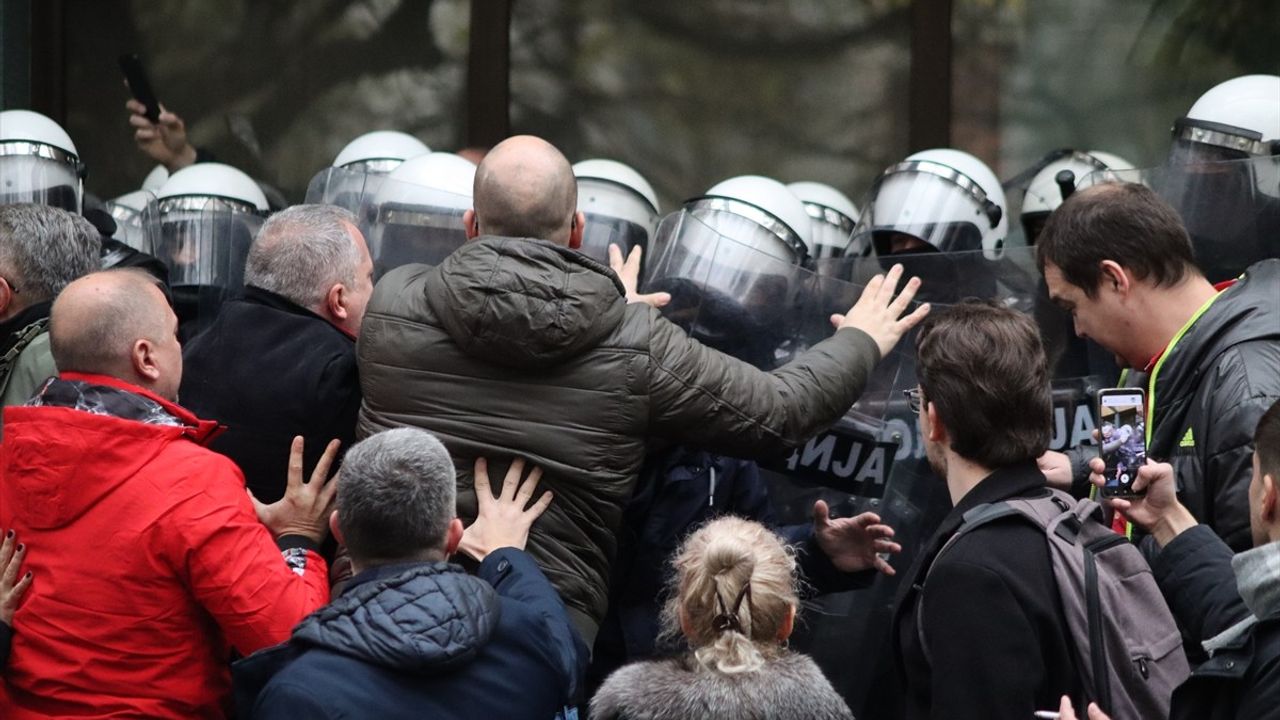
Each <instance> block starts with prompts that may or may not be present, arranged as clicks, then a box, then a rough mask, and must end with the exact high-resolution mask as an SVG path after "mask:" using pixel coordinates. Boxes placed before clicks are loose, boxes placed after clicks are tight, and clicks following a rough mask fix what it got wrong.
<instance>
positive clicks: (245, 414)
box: [180, 205, 373, 503]
mask: <svg viewBox="0 0 1280 720" xmlns="http://www.w3.org/2000/svg"><path fill="white" fill-rule="evenodd" d="M355 223H356V219H355V216H353V215H352V214H351V213H349V212H347V211H346V210H342V209H340V208H335V207H330V206H326V205H297V206H294V207H291V208H288V209H287V210H283V211H281V212H278V213H276V214H275V215H273V216H271V218H270V219H269V220H267V222H266V224H264V225H263V226H262V229H261V230H259V231H258V237H257V238H256V239H255V240H254V242H253V247H252V248H250V250H249V258H248V261H247V263H246V265H245V273H244V275H245V277H244V281H245V291H244V295H243V297H241V298H238V299H235V300H231V301H230V302H227V303H225V304H224V305H223V307H222V310H221V312H220V313H219V315H218V318H217V319H216V320H215V321H214V322H213V324H212V325H211V326H210V327H209V329H208V330H206V331H205V332H203V333H201V334H200V335H199V336H197V337H196V338H195V339H194V340H192V341H191V342H190V343H188V344H187V347H186V349H185V351H184V352H183V362H184V363H185V364H186V369H185V371H184V373H183V376H182V387H181V389H180V397H181V398H182V403H183V405H185V406H186V407H188V408H190V409H191V410H192V411H193V412H195V413H196V414H197V415H199V416H200V417H207V418H212V419H214V420H217V421H218V422H220V423H222V424H224V425H226V426H227V431H226V432H225V433H223V434H222V435H221V436H219V437H218V438H217V439H216V440H214V442H213V443H212V444H211V445H210V448H211V449H213V450H216V451H218V452H220V453H222V454H224V455H226V456H228V457H230V458H231V459H232V460H234V461H235V462H236V464H237V465H239V466H240V469H241V470H242V471H244V476H245V481H246V483H247V485H248V487H249V489H250V490H251V491H252V492H253V494H254V496H255V497H257V498H258V499H259V500H261V501H263V502H268V503H269V502H274V501H276V500H277V499H279V498H280V497H281V495H283V493H284V485H283V483H282V482H281V479H282V478H284V477H286V468H285V465H284V463H285V458H286V457H287V454H288V453H287V450H286V448H288V447H289V443H290V442H291V440H292V438H293V436H295V435H302V436H303V437H305V438H306V441H307V442H306V448H307V455H306V457H305V459H304V463H305V465H306V466H307V467H308V468H309V467H312V466H314V464H315V462H316V460H317V459H318V458H319V455H320V451H321V450H322V449H323V448H324V446H325V444H326V443H327V442H328V441H329V440H332V439H334V438H337V439H339V440H341V441H343V445H344V446H347V445H350V444H351V442H352V441H353V440H354V431H355V424H356V415H357V414H358V413H359V411H360V383H359V379H358V376H357V374H356V357H355V336H356V333H358V332H359V330H360V321H361V319H362V318H363V317H364V308H365V304H366V303H367V302H368V300H369V296H370V294H371V293H372V292H373V261H372V260H371V259H370V257H369V250H368V247H367V246H366V245H365V241H364V236H363V235H361V234H360V231H359V230H358V229H357V228H356V225H355Z"/></svg>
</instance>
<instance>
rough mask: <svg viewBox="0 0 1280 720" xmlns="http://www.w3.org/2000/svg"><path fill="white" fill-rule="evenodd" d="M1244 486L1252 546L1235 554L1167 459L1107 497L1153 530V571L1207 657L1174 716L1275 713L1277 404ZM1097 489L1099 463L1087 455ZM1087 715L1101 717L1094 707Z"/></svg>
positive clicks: (1279, 680) (1279, 615)
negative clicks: (1184, 491)
mask: <svg viewBox="0 0 1280 720" xmlns="http://www.w3.org/2000/svg"><path fill="white" fill-rule="evenodd" d="M1253 444H1254V448H1255V450H1254V453H1253V459H1252V461H1251V462H1250V464H1251V466H1252V467H1251V473H1250V475H1251V477H1250V480H1249V485H1248V487H1247V488H1246V489H1247V492H1248V498H1249V524H1250V534H1251V536H1252V545H1251V548H1252V549H1249V550H1246V551H1244V552H1241V553H1240V554H1238V555H1237V554H1235V553H1233V552H1232V550H1231V548H1229V547H1227V545H1226V543H1224V542H1223V541H1222V539H1221V538H1219V537H1217V536H1216V535H1215V534H1214V532H1213V530H1211V529H1210V528H1209V527H1207V526H1205V525H1202V524H1199V523H1197V522H1196V518H1195V516H1194V515H1193V514H1192V513H1191V511H1190V510H1189V509H1188V508H1187V507H1186V506H1185V505H1183V504H1182V503H1180V502H1178V496H1177V477H1176V476H1175V474H1174V468H1173V467H1172V466H1171V465H1169V464H1167V463H1152V464H1149V465H1146V466H1145V467H1143V468H1142V469H1141V470H1139V471H1138V477H1137V479H1136V480H1135V481H1134V483H1133V487H1134V490H1137V491H1145V493H1146V495H1145V496H1143V497H1139V498H1133V499H1127V500H1120V499H1116V500H1112V501H1111V504H1112V505H1113V506H1114V507H1115V508H1116V509H1117V510H1119V511H1120V512H1122V513H1124V514H1125V516H1127V517H1128V518H1129V519H1130V520H1132V521H1133V522H1134V523H1136V524H1137V525H1139V526H1141V527H1142V528H1143V529H1145V530H1147V531H1149V532H1150V533H1151V536H1152V538H1153V539H1154V541H1155V544H1156V545H1158V546H1159V547H1160V552H1159V554H1157V555H1156V556H1155V560H1154V562H1153V563H1152V566H1151V567H1152V570H1154V571H1155V575H1156V580H1157V582H1159V583H1160V589H1161V591H1162V592H1163V593H1164V596H1165V598H1166V599H1167V600H1168V601H1169V607H1170V608H1171V609H1172V610H1173V613H1174V615H1175V616H1176V617H1177V618H1178V623H1179V625H1181V626H1182V627H1183V628H1186V630H1187V631H1188V632H1189V633H1190V635H1191V637H1192V638H1193V639H1195V640H1196V641H1197V642H1199V643H1201V645H1202V646H1203V648H1204V650H1205V652H1206V653H1208V655H1209V656H1210V657H1209V660H1207V661H1206V662H1204V663H1202V664H1201V665H1200V666H1199V667H1197V668H1196V669H1195V670H1194V671H1193V672H1192V674H1191V678H1190V679H1188V680H1187V681H1186V682H1185V683H1183V684H1182V685H1181V686H1180V687H1179V688H1178V689H1177V690H1175V691H1174V693H1173V705H1172V708H1171V712H1170V717H1171V718H1172V720H1207V719H1210V718H1212V719H1214V720H1219V719H1220V720H1255V719H1256V718H1274V717H1276V713H1277V712H1280V710H1278V709H1280V403H1276V404H1273V405H1272V406H1271V408H1270V409H1269V410H1267V411H1266V412H1265V413H1263V415H1262V418H1261V419H1260V420H1258V426H1257V429H1256V430H1255V432H1254V434H1253ZM1089 463H1090V467H1091V469H1092V470H1093V473H1094V474H1093V475H1092V476H1091V477H1090V479H1091V480H1092V482H1093V483H1094V484H1096V485H1098V486H1099V487H1101V486H1102V484H1103V483H1104V482H1105V478H1103V477H1102V476H1101V474H1100V473H1101V471H1102V470H1103V463H1102V461H1101V460H1099V459H1097V458H1094V459H1093V460H1091V461H1089ZM1089 717H1090V718H1091V719H1092V718H1101V717H1105V716H1102V715H1100V714H1097V713H1095V714H1091V715H1089Z"/></svg>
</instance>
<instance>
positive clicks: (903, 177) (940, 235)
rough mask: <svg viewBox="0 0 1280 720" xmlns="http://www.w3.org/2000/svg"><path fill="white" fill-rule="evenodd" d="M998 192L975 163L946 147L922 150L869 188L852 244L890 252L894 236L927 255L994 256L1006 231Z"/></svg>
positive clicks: (856, 248) (989, 176)
mask: <svg viewBox="0 0 1280 720" xmlns="http://www.w3.org/2000/svg"><path fill="white" fill-rule="evenodd" d="M1005 207H1006V205H1005V197H1004V190H1003V189H1002V188H1001V187H1000V181H999V180H998V179H996V176H995V173H993V172H991V168H989V167H987V165H986V164H985V163H983V162H982V161H981V160H979V159H978V158H976V157H974V156H972V155H970V154H969V153H966V152H961V151H959V150H953V149H950V148H938V149H934V150H924V151H922V152H918V153H915V154H914V155H911V156H910V157H908V158H907V159H906V160H904V161H902V162H900V163H898V164H897V165H893V166H891V167H889V168H888V169H887V170H885V171H884V172H883V173H882V174H881V175H880V177H879V178H877V179H876V181H875V184H874V185H873V186H872V188H871V192H870V194H869V196H868V200H867V202H866V203H864V206H863V215H862V218H861V219H860V220H859V222H858V231H856V232H855V234H854V235H855V237H854V240H853V246H852V247H851V249H852V250H854V251H862V252H865V250H866V246H867V244H868V243H870V245H871V246H872V247H873V249H874V250H875V252H876V254H878V255H886V254H889V252H890V242H891V238H892V236H893V235H895V234H901V235H907V236H910V237H913V238H915V239H917V240H919V241H921V242H923V243H925V244H926V245H928V246H929V247H930V248H932V249H933V250H938V251H941V252H965V251H972V250H983V251H984V252H985V253H986V255H987V256H988V257H991V258H994V257H997V256H998V255H999V252H1000V248H1001V247H1002V246H1003V245H1004V239H1005V236H1006V235H1007V233H1008V229H1009V219H1008V217H1006V212H1005Z"/></svg>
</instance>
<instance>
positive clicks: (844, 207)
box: [787, 182, 859, 258]
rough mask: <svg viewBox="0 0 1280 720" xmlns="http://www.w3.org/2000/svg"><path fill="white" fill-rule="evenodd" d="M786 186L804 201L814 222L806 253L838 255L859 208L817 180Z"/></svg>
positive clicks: (850, 231)
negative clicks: (809, 244) (811, 243)
mask: <svg viewBox="0 0 1280 720" xmlns="http://www.w3.org/2000/svg"><path fill="white" fill-rule="evenodd" d="M787 189H788V190H790V191H791V192H793V193H795V195H796V197H798V198H800V200H801V202H803V203H804V209H805V211H806V212H808V213H809V218H810V220H811V221H812V223H811V224H812V226H813V245H811V246H809V257H812V258H830V257H839V256H840V255H841V254H843V253H844V249H845V247H846V246H847V245H848V244H849V237H850V236H851V235H852V234H853V228H854V227H856V226H857V224H858V217H859V213H858V208H857V206H856V205H854V204H853V201H852V200H850V199H849V198H848V196H846V195H845V194H844V193H842V192H840V191H839V190H837V189H835V188H833V187H831V186H830V185H825V184H823V183H819V182H793V183H791V184H789V185H787Z"/></svg>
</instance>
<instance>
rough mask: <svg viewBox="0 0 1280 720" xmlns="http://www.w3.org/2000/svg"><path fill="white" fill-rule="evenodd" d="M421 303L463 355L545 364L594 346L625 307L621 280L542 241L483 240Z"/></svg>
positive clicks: (432, 279)
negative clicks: (460, 349)
mask: <svg viewBox="0 0 1280 720" xmlns="http://www.w3.org/2000/svg"><path fill="white" fill-rule="evenodd" d="M426 299H427V303H428V305H430V306H431V309H432V311H434V312H435V314H436V316H437V317H439V318H440V321H441V323H442V324H443V325H444V327H445V330H446V331H447V332H448V333H449V335H450V337H452V338H453V340H454V342H456V343H457V344H458V347H460V348H462V349H463V351H464V352H466V353H467V354H468V355H474V356H479V357H483V358H484V359H485V360H486V361H488V362H494V363H498V364H501V365H506V366H509V367H545V366H548V365H553V364H556V363H559V362H562V361H564V360H566V359H569V358H572V357H575V356H577V355H579V354H581V353H582V352H584V351H586V350H588V349H590V348H592V347H595V346H596V345H598V344H599V343H600V342H601V340H603V339H604V338H605V337H606V336H607V335H608V334H609V333H610V332H612V331H613V330H614V329H615V328H616V327H617V326H618V324H619V323H620V322H622V317H623V313H624V310H625V308H626V296H625V290H624V288H623V286H622V282H621V281H620V280H619V279H618V277H617V276H616V275H614V274H613V272H612V271H611V270H609V269H608V268H606V267H605V266H603V265H601V264H600V263H598V262H596V261H594V260H592V259H590V258H588V257H587V256H585V255H583V254H581V253H579V252H578V251H576V250H572V249H570V248H567V247H561V246H558V245H555V244H553V243H550V242H547V241H545V240H536V239H530V238H508V237H482V238H480V239H478V240H474V241H472V242H469V243H467V244H466V245H463V246H462V247H461V248H459V249H458V250H457V251H455V252H454V253H453V254H452V255H450V256H449V257H448V258H447V259H446V260H445V261H444V262H443V263H441V264H440V265H439V266H438V267H437V268H436V269H435V270H434V271H433V272H432V274H431V275H430V276H429V277H428V279H427V286H426Z"/></svg>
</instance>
